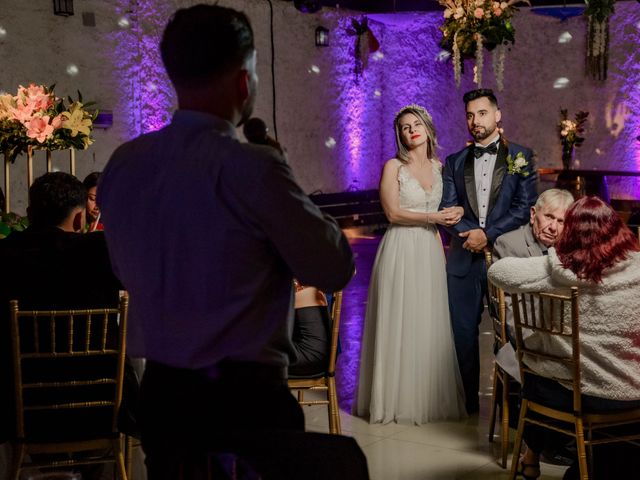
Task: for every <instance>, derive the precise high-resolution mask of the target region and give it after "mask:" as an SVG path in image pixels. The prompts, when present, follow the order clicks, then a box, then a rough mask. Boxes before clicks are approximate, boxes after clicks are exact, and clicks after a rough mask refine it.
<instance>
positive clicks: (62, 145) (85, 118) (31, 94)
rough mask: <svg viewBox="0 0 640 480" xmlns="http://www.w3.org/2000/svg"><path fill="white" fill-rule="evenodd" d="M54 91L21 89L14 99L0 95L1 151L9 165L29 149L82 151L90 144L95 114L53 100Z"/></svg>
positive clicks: (70, 101) (74, 104)
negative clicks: (8, 160)
mask: <svg viewBox="0 0 640 480" xmlns="http://www.w3.org/2000/svg"><path fill="white" fill-rule="evenodd" d="M53 88H54V87H45V86H43V85H34V84H31V85H29V86H28V87H23V86H22V85H21V86H20V87H19V88H18V92H17V94H16V95H11V94H9V93H7V94H4V95H0V151H1V152H3V153H5V154H6V155H7V156H8V157H9V159H10V160H11V161H15V159H16V157H17V156H18V155H19V154H21V153H22V152H25V151H27V149H28V148H29V147H32V148H40V149H45V150H63V149H67V148H75V149H77V150H84V149H86V148H87V147H89V145H91V144H92V143H93V139H92V138H91V131H92V129H93V121H94V120H95V118H96V116H97V115H98V111H97V110H95V111H93V112H90V111H88V110H86V108H87V107H88V106H91V105H92V104H91V103H87V104H86V105H85V104H83V103H82V95H81V94H80V92H78V100H75V101H74V100H73V99H72V98H71V97H68V98H67V101H66V102H65V100H64V99H62V98H59V97H56V96H55V94H54V91H53Z"/></svg>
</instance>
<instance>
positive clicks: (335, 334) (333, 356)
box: [327, 290, 342, 376]
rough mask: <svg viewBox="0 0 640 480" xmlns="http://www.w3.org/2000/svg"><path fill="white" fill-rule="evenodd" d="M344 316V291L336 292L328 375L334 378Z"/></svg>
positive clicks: (332, 312) (332, 310)
mask: <svg viewBox="0 0 640 480" xmlns="http://www.w3.org/2000/svg"><path fill="white" fill-rule="evenodd" d="M341 315H342V290H340V291H338V292H334V294H333V295H332V299H331V343H330V345H329V367H328V368H327V374H328V375H329V376H333V375H334V374H335V372H336V360H337V358H338V338H339V334H340V316H341Z"/></svg>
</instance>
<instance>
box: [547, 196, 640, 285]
mask: <svg viewBox="0 0 640 480" xmlns="http://www.w3.org/2000/svg"><path fill="white" fill-rule="evenodd" d="M555 248H556V253H557V254H558V258H559V259H560V262H561V263H562V266H563V267H564V268H568V269H569V270H571V271H572V272H573V273H575V274H576V275H577V277H578V278H581V279H583V280H591V281H593V282H595V283H600V282H601V281H602V272H603V271H604V270H606V269H607V268H610V267H612V266H613V265H615V264H616V263H618V262H620V261H621V260H625V259H626V258H627V257H628V253H629V252H638V251H640V244H639V243H638V238H637V237H636V236H635V235H634V234H633V232H631V230H629V227H627V226H626V225H625V223H624V222H623V221H622V219H621V218H620V216H619V215H618V214H617V213H616V211H615V210H614V209H613V208H611V207H610V206H609V205H607V204H606V203H605V202H603V201H602V200H601V199H599V198H598V197H595V196H592V197H582V198H581V199H580V200H578V201H577V202H575V203H574V204H573V205H572V206H571V208H569V210H567V213H566V215H565V218H564V230H563V231H562V235H560V238H559V239H558V242H557V243H556V245H555Z"/></svg>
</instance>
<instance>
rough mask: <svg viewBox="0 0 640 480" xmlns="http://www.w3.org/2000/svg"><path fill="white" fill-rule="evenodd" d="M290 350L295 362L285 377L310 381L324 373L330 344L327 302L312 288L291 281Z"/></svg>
mask: <svg viewBox="0 0 640 480" xmlns="http://www.w3.org/2000/svg"><path fill="white" fill-rule="evenodd" d="M294 284H295V288H296V295H295V302H294V319H293V337H292V340H293V349H294V350H295V353H296V357H297V359H296V361H293V362H291V364H290V365H289V377H290V378H291V377H312V376H314V375H320V374H321V373H323V372H325V371H326V370H327V365H328V362H329V347H330V342H331V319H330V318H329V310H328V308H327V298H326V297H325V295H324V293H322V292H321V291H320V290H318V289H317V288H315V287H306V286H302V285H300V283H299V282H297V281H294Z"/></svg>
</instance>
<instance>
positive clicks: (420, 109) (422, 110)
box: [395, 103, 433, 121]
mask: <svg viewBox="0 0 640 480" xmlns="http://www.w3.org/2000/svg"><path fill="white" fill-rule="evenodd" d="M409 109H411V110H416V111H418V112H420V113H421V114H422V115H424V116H425V117H427V118H428V119H429V120H430V121H433V119H432V118H431V114H430V113H429V112H427V109H426V108H424V107H423V106H421V105H418V104H417V103H411V104H409V105H405V106H404V107H402V108H401V109H400V110H398V112H397V113H396V116H395V118H396V120H397V119H398V116H399V115H400V114H401V113H404V111H405V110H409Z"/></svg>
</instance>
